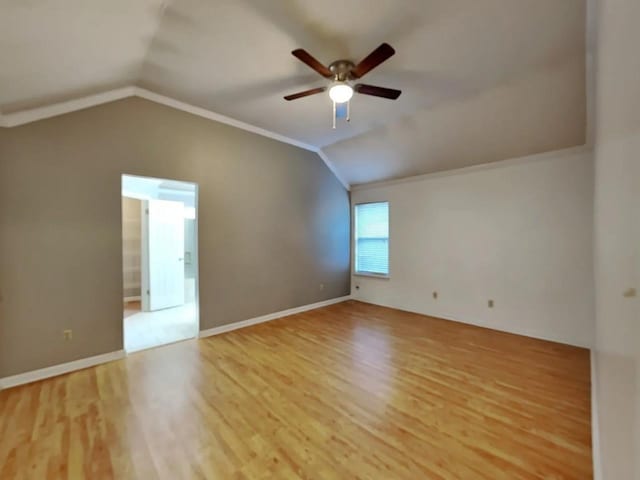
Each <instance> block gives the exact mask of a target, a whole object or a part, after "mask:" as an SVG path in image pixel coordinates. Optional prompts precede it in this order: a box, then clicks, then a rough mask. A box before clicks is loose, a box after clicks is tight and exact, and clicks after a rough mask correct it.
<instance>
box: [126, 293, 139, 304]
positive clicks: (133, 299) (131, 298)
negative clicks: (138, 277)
mask: <svg viewBox="0 0 640 480" xmlns="http://www.w3.org/2000/svg"><path fill="white" fill-rule="evenodd" d="M140 300H142V297H141V296H140V295H135V296H133V297H124V303H128V302H139V301H140Z"/></svg>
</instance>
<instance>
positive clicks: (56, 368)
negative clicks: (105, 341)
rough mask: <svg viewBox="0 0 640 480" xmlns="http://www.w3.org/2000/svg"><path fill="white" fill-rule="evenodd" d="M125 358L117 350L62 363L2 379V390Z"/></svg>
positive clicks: (123, 354)
mask: <svg viewBox="0 0 640 480" xmlns="http://www.w3.org/2000/svg"><path fill="white" fill-rule="evenodd" d="M124 357H125V353H124V350H117V351H115V352H109V353H103V354H102V355H95V356H93V357H87V358H81V359H80V360H74V361H72V362H67V363H61V364H60V365H53V366H51V367H46V368H41V369H39V370H32V371H31V372H25V373H20V374H18V375H13V376H11V377H5V378H0V390H4V389H6V388H11V387H17V386H18V385H24V384H26V383H31V382H37V381H38V380H44V379H45V378H50V377H56V376H58V375H62V374H65V373H69V372H74V371H76V370H82V369H84V368H88V367H94V366H96V365H100V364H101V363H107V362H112V361H114V360H120V359H121V358H124Z"/></svg>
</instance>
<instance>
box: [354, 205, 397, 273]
mask: <svg viewBox="0 0 640 480" xmlns="http://www.w3.org/2000/svg"><path fill="white" fill-rule="evenodd" d="M355 248H356V254H355V263H356V266H355V267H356V268H355V269H356V273H373V274H377V275H388V274H389V202H378V203H362V204H360V205H356V207H355Z"/></svg>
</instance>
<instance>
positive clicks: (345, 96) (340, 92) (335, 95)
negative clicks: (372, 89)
mask: <svg viewBox="0 0 640 480" xmlns="http://www.w3.org/2000/svg"><path fill="white" fill-rule="evenodd" d="M329 97H331V100H333V101H334V102H336V103H344V102H348V101H349V100H351V97H353V88H351V86H350V85H347V84H346V83H336V84H335V85H334V86H332V87H331V88H330V89H329Z"/></svg>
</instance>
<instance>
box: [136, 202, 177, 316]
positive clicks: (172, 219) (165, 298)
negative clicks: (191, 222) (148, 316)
mask: <svg viewBox="0 0 640 480" xmlns="http://www.w3.org/2000/svg"><path fill="white" fill-rule="evenodd" d="M143 209H144V211H143V226H142V230H143V231H142V236H143V255H142V256H143V278H142V288H143V291H142V297H143V298H142V300H143V301H142V307H143V310H146V311H153V310H160V309H163V308H170V307H176V306H178V305H182V304H184V258H183V257H184V205H183V203H182V202H172V201H168V200H146V201H144V202H143ZM145 257H146V258H145ZM145 267H146V268H145ZM145 270H146V271H145Z"/></svg>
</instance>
